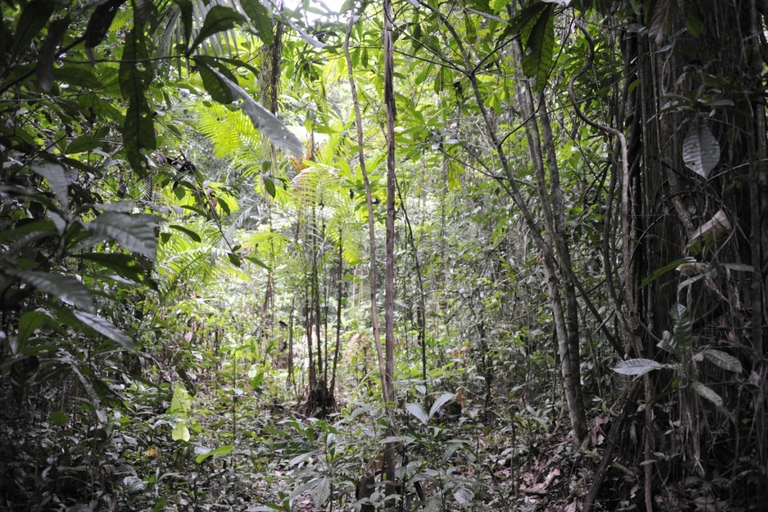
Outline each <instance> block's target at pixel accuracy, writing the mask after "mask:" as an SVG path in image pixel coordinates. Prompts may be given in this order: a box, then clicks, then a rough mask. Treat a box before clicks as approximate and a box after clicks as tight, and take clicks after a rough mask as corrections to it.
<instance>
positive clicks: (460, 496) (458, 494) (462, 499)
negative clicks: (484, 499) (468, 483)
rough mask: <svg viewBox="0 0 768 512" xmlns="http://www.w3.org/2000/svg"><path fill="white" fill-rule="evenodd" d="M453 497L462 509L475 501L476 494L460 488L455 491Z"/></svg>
mask: <svg viewBox="0 0 768 512" xmlns="http://www.w3.org/2000/svg"><path fill="white" fill-rule="evenodd" d="M453 497H454V498H456V502H457V503H458V504H459V505H461V506H462V507H466V506H467V505H469V504H470V503H472V500H473V499H475V493H474V492H472V491H471V490H469V489H467V488H466V487H459V488H457V489H456V490H455V491H453Z"/></svg>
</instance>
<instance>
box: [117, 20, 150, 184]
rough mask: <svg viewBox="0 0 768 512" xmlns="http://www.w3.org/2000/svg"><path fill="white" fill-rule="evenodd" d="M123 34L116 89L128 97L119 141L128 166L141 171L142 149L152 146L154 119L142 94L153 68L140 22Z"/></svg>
mask: <svg viewBox="0 0 768 512" xmlns="http://www.w3.org/2000/svg"><path fill="white" fill-rule="evenodd" d="M135 25H137V26H134V29H133V30H131V31H130V32H129V33H128V34H127V35H126V38H125V47H124V48H123V56H122V58H121V59H120V74H119V79H120V92H121V93H122V95H123V98H126V99H127V100H128V110H127V111H126V113H125V123H124V124H123V144H124V145H125V153H126V156H127V158H128V162H129V163H130V164H131V168H132V169H133V170H134V171H136V172H137V173H138V174H139V175H141V176H143V175H144V174H145V170H144V160H143V158H142V155H141V150H142V149H149V150H151V149H155V148H156V147H157V140H156V139H155V123H154V120H153V118H152V111H151V109H150V108H149V103H148V102H147V98H146V96H145V92H146V89H147V87H149V84H150V83H152V79H153V77H154V72H153V70H152V65H151V64H150V63H149V62H148V59H149V51H148V49H147V38H146V36H145V34H144V29H143V27H142V26H141V25H139V24H135Z"/></svg>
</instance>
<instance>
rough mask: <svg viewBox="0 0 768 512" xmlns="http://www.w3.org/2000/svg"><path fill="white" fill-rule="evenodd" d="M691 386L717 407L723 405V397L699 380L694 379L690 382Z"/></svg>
mask: <svg viewBox="0 0 768 512" xmlns="http://www.w3.org/2000/svg"><path fill="white" fill-rule="evenodd" d="M691 387H692V388H693V390H694V391H695V392H696V393H697V394H698V395H699V396H701V397H704V398H706V399H707V400H709V401H710V402H712V403H713V404H715V405H716V406H718V407H722V406H723V399H722V398H720V395H718V394H717V393H715V392H714V390H713V389H712V388H709V387H707V386H705V385H704V384H702V383H701V382H699V381H695V382H694V383H693V384H691Z"/></svg>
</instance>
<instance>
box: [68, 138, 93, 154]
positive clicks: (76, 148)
mask: <svg viewBox="0 0 768 512" xmlns="http://www.w3.org/2000/svg"><path fill="white" fill-rule="evenodd" d="M98 147H101V140H99V139H97V138H96V137H91V136H90V135H82V136H80V137H78V138H76V139H75V140H73V141H72V142H70V143H69V146H67V149H66V151H65V153H66V154H67V155H73V154H75V153H84V152H86V151H91V150H92V149H96V148H98Z"/></svg>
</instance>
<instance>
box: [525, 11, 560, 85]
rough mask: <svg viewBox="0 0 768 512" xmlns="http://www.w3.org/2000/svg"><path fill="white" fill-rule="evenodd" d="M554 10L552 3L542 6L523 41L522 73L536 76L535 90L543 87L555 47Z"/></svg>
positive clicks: (532, 76)
mask: <svg viewBox="0 0 768 512" xmlns="http://www.w3.org/2000/svg"><path fill="white" fill-rule="evenodd" d="M554 10H555V8H554V5H552V4H548V5H547V6H546V7H545V8H544V10H543V11H542V13H541V15H540V16H539V18H538V20H537V21H536V24H535V25H534V26H533V29H531V33H530V35H529V36H528V39H527V40H526V43H525V50H526V55H524V56H523V73H525V75H526V76H528V77H531V78H536V84H535V85H534V88H535V89H536V90H541V89H543V88H544V86H545V85H546V83H547V77H548V76H549V70H550V67H551V66H552V55H553V53H552V52H553V49H554V47H555V25H554V23H555V22H554V15H553V13H554Z"/></svg>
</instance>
